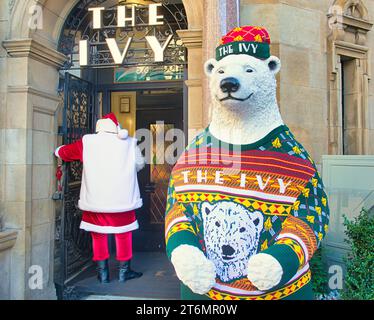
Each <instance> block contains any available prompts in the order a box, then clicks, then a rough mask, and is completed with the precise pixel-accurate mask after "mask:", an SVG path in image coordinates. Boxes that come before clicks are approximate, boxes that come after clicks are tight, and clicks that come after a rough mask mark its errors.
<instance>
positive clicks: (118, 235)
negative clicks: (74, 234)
mask: <svg viewBox="0 0 374 320" xmlns="http://www.w3.org/2000/svg"><path fill="white" fill-rule="evenodd" d="M134 223H137V221H136V217H135V211H130V212H123V213H97V212H89V211H84V212H83V216H82V224H81V228H82V229H85V230H86V231H89V232H91V237H92V247H93V254H94V255H93V260H94V261H101V260H106V259H108V258H109V256H110V253H109V248H108V234H114V235H115V240H116V251H117V255H116V258H117V260H118V261H128V260H131V259H132V231H133V230H134V227H129V226H131V225H133V224H134ZM82 225H84V228H83V227H82ZM127 229H128V231H127Z"/></svg>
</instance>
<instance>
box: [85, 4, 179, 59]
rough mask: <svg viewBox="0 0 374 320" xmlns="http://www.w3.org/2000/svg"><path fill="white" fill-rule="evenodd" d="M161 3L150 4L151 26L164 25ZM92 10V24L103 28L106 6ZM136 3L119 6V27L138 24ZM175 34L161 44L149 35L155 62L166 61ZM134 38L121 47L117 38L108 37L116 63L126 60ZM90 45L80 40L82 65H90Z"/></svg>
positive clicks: (149, 16)
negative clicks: (160, 8)
mask: <svg viewBox="0 0 374 320" xmlns="http://www.w3.org/2000/svg"><path fill="white" fill-rule="evenodd" d="M161 6H162V4H161V3H155V4H150V5H148V25H150V26H161V25H164V16H163V15H159V13H158V8H159V7H161ZM88 10H89V11H90V12H92V25H93V28H94V29H96V30H97V29H101V28H103V19H102V16H103V12H104V11H105V8H104V7H96V8H89V9H88ZM135 24H136V5H127V6H126V5H121V6H117V27H118V28H125V27H135V26H136V25H135ZM172 39H173V35H170V36H169V37H168V38H167V39H166V41H165V42H164V43H163V44H161V43H160V41H159V40H158V39H157V38H156V37H155V36H147V37H146V40H147V43H148V45H149V47H150V48H151V50H152V51H153V53H154V61H155V62H163V61H164V53H165V50H166V49H167V47H168V46H169V44H170V42H171V40H172ZM132 40H133V38H132V37H129V38H128V39H127V43H126V45H125V47H124V49H122V50H121V49H120V48H119V46H118V44H117V41H116V39H115V38H107V39H106V44H107V46H108V48H109V51H110V53H111V56H112V58H113V61H114V63H115V64H122V63H123V61H124V60H125V58H126V56H127V53H128V51H129V49H130V47H131V43H132ZM89 46H90V43H89V41H88V40H81V41H80V42H79V62H80V65H81V66H88V65H89V60H90V59H89V52H90V50H89Z"/></svg>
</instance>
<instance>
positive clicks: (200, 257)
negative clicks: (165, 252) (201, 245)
mask: <svg viewBox="0 0 374 320" xmlns="http://www.w3.org/2000/svg"><path fill="white" fill-rule="evenodd" d="M171 262H172V264H173V265H174V268H175V272H176V273H177V276H178V278H179V279H180V280H181V281H182V282H183V283H184V284H185V285H186V286H188V287H189V288H190V289H191V290H192V291H193V292H194V293H197V294H201V295H202V294H206V293H208V292H209V291H210V289H211V288H212V287H213V286H214V284H215V283H216V268H215V266H214V263H213V262H212V261H209V260H208V259H207V258H206V257H205V255H204V253H203V252H202V251H201V250H199V249H197V248H196V247H194V246H190V245H180V246H179V247H177V248H176V249H174V250H173V252H172V253H171Z"/></svg>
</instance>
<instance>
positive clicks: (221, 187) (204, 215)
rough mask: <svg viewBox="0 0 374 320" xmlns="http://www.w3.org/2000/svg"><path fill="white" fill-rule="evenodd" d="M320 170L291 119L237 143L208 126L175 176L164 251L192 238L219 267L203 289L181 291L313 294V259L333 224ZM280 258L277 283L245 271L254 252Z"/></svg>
mask: <svg viewBox="0 0 374 320" xmlns="http://www.w3.org/2000/svg"><path fill="white" fill-rule="evenodd" d="M328 221H329V209H328V202H327V196H326V194H325V192H324V187H323V183H322V181H321V177H320V175H319V173H318V171H317V169H316V167H315V164H314V162H313V160H312V159H311V158H310V156H309V155H308V153H307V152H306V151H305V149H304V148H303V147H302V146H301V144H300V143H298V142H297V141H296V140H295V138H294V136H293V134H292V133H291V132H290V130H289V129H288V128H287V127H286V126H281V127H279V128H277V129H275V130H273V131H272V132H271V133H269V134H268V135H267V136H266V137H265V138H263V139H261V140H260V141H258V142H257V143H254V144H250V145H232V144H227V143H224V142H222V141H219V140H217V139H216V138H215V137H213V136H212V135H211V133H210V131H209V128H208V129H206V130H205V131H204V132H203V133H202V134H200V135H199V136H198V137H197V138H196V139H195V140H194V141H193V142H192V143H191V144H190V145H189V147H188V148H187V149H186V151H185V152H184V154H183V155H182V157H181V158H180V159H179V161H178V162H177V164H176V166H175V168H174V170H173V172H172V176H171V179H170V186H169V191H168V203H167V210H166V221H165V238H166V247H167V254H168V256H169V258H170V257H171V253H172V251H173V250H174V249H175V248H176V247H178V246H180V245H182V244H188V245H191V246H195V247H197V248H199V249H200V250H202V251H203V252H204V254H205V255H206V256H207V258H208V259H209V260H211V261H212V262H213V263H214V264H215V267H216V272H217V276H216V284H215V286H214V287H213V288H212V289H211V290H210V292H208V294H207V295H206V296H205V297H204V296H199V295H195V294H193V293H192V291H190V290H189V289H188V288H186V287H184V288H182V292H184V296H183V297H182V298H184V299H194V298H195V299H204V298H210V299H214V300H221V299H226V300H238V299H240V300H278V299H289V298H291V299H292V298H295V299H296V298H302V299H309V298H312V296H311V293H312V291H311V290H310V287H311V284H310V281H311V272H310V269H309V264H308V262H309V261H310V259H311V258H312V256H313V254H314V252H315V251H316V250H317V248H318V247H319V245H320V243H321V241H322V239H323V238H324V236H325V233H326V232H327V230H328ZM259 252H263V253H267V254H270V255H272V256H273V257H274V258H276V259H277V260H278V261H279V262H280V264H281V266H282V268H283V276H282V279H281V282H280V284H279V285H278V286H277V287H276V288H273V289H272V290H270V291H268V292H263V291H259V290H258V289H257V288H256V287H255V286H254V285H253V284H252V283H251V282H250V281H249V280H248V278H247V265H248V260H249V258H250V257H251V256H252V255H254V254H257V253H259Z"/></svg>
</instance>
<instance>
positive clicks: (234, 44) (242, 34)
mask: <svg viewBox="0 0 374 320" xmlns="http://www.w3.org/2000/svg"><path fill="white" fill-rule="evenodd" d="M231 54H247V55H250V56H254V57H256V58H259V59H267V58H269V57H270V36H269V33H268V32H267V31H266V29H265V28H262V27H254V26H244V27H240V28H235V29H233V30H232V31H230V32H229V33H228V34H227V35H226V36H224V37H223V38H222V39H221V45H220V46H219V47H218V48H217V49H216V59H217V60H218V61H219V60H221V59H223V58H224V57H226V56H228V55H231Z"/></svg>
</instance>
